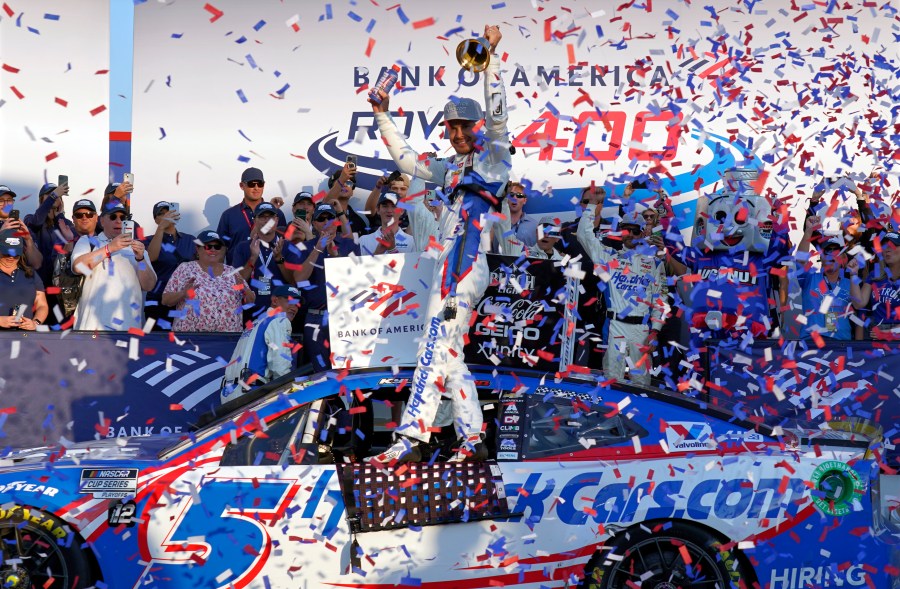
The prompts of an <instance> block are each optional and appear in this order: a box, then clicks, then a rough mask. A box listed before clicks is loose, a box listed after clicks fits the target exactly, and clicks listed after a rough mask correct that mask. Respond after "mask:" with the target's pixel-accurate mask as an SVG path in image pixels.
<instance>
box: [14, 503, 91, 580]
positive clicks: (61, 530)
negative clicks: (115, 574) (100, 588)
mask: <svg viewBox="0 0 900 589" xmlns="http://www.w3.org/2000/svg"><path fill="white" fill-rule="evenodd" d="M0 512H2V516H0V553H2V556H3V564H2V565H0V586H2V587H4V588H9V589H41V588H42V587H44V586H45V585H46V583H47V582H48V580H49V579H50V578H53V583H52V585H51V586H52V587H66V588H70V589H84V588H85V587H90V586H92V585H94V584H95V580H94V578H93V576H94V575H93V574H92V573H91V566H90V561H89V559H88V556H87V554H85V552H84V550H83V549H82V548H81V545H82V543H83V540H82V539H81V538H80V537H79V536H78V535H77V534H76V536H75V537H74V538H71V539H70V534H72V533H73V532H72V530H71V529H70V528H69V526H68V525H66V524H65V523H63V522H62V521H61V520H60V519H58V518H56V517H54V516H52V515H50V514H48V513H45V512H43V511H40V510H38V509H32V508H30V507H18V506H17V507H13V508H11V509H8V510H7V509H0ZM16 558H20V559H22V562H21V564H13V565H10V564H7V563H8V561H9V559H16Z"/></svg>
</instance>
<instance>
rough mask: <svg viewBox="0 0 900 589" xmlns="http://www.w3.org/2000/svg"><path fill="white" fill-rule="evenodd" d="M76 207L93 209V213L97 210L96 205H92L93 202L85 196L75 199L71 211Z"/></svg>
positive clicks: (75, 209)
mask: <svg viewBox="0 0 900 589" xmlns="http://www.w3.org/2000/svg"><path fill="white" fill-rule="evenodd" d="M78 209H88V210H91V211H94V212H95V213H96V212H97V207H96V206H94V202H93V201H91V200H88V199H86V198H82V199H81V200H76V201H75V204H74V205H73V206H72V212H73V213H74V212H75V211H77V210H78Z"/></svg>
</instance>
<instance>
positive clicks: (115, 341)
mask: <svg viewBox="0 0 900 589" xmlns="http://www.w3.org/2000/svg"><path fill="white" fill-rule="evenodd" d="M236 342H237V335H236V334H233V335H232V334H227V335H225V334H181V335H178V336H177V337H175V338H170V337H169V334H157V333H152V334H148V335H145V336H142V337H137V336H131V335H128V334H119V333H116V334H112V333H107V334H96V335H95V334H89V333H67V334H65V335H64V336H60V334H58V333H16V332H6V333H2V334H0V358H2V360H0V394H2V396H3V399H4V403H3V409H2V411H0V433H2V436H3V437H2V444H3V446H4V447H7V446H11V447H16V448H21V447H28V446H37V445H43V444H48V443H58V442H60V441H62V442H63V443H65V441H66V440H69V441H85V440H93V439H99V438H112V437H123V436H133V435H139V436H142V435H152V434H158V433H178V432H181V431H183V430H185V428H186V426H187V424H189V423H191V422H195V421H196V419H197V418H198V417H199V416H200V415H202V414H203V413H205V412H207V411H209V410H210V409H212V408H213V407H215V406H216V405H218V404H219V390H220V386H221V381H222V377H223V376H224V375H225V365H226V364H227V363H228V359H229V358H231V353H232V351H233V350H234V346H235V343H236Z"/></svg>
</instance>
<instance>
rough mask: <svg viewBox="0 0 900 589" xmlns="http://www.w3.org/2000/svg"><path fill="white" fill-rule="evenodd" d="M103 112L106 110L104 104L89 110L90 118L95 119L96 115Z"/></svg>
mask: <svg viewBox="0 0 900 589" xmlns="http://www.w3.org/2000/svg"><path fill="white" fill-rule="evenodd" d="M105 110H106V105H105V104H101V105H100V106H98V107H97V108H95V109H93V110H91V116H92V117H96V116H97V115H99V114H100V113H102V112H103V111H105Z"/></svg>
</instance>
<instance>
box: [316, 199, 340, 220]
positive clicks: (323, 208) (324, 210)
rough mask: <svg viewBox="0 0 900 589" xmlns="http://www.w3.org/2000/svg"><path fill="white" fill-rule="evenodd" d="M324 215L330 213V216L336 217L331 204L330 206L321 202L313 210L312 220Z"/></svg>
mask: <svg viewBox="0 0 900 589" xmlns="http://www.w3.org/2000/svg"><path fill="white" fill-rule="evenodd" d="M324 215H331V216H332V217H335V218H337V211H335V210H334V207H333V206H331V205H329V204H325V203H321V204H319V205H318V206H317V207H316V210H315V211H314V212H313V221H318V220H319V217H322V216H324Z"/></svg>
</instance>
